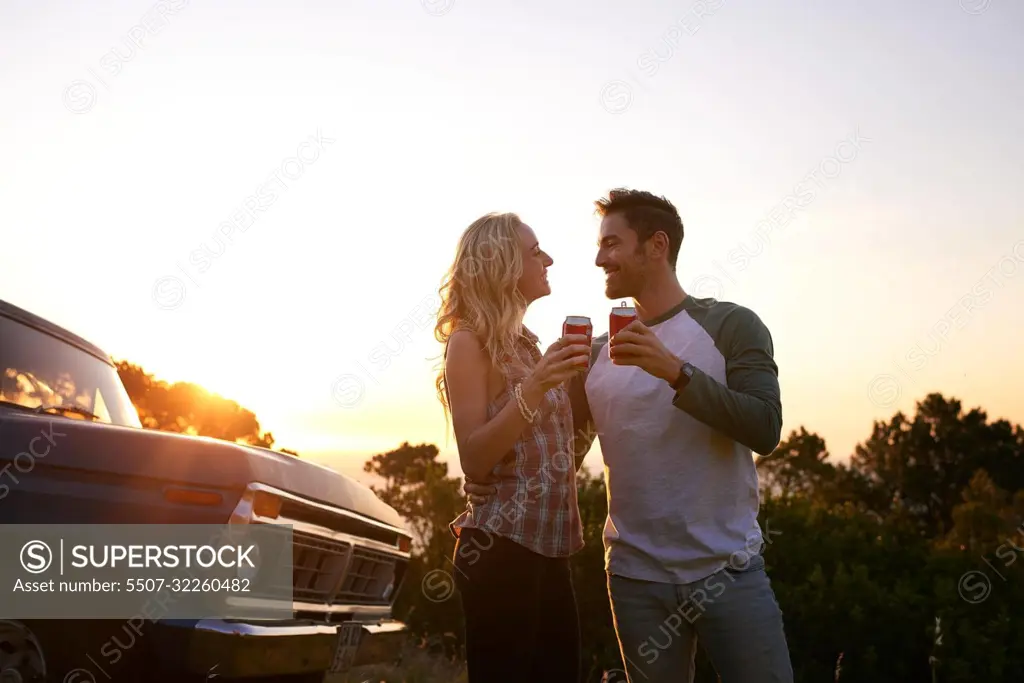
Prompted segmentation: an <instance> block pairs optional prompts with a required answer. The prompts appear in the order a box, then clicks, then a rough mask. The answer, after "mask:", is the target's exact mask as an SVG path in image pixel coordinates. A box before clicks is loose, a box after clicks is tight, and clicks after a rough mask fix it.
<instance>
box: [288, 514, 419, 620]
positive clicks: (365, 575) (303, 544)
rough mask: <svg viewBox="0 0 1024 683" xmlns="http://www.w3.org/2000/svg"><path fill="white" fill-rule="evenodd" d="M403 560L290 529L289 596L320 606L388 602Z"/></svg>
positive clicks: (397, 579)
mask: <svg viewBox="0 0 1024 683" xmlns="http://www.w3.org/2000/svg"><path fill="white" fill-rule="evenodd" d="M405 564H406V562H405V559H404V558H400V557H394V556H391V555H388V554H386V553H380V552H377V551H374V550H370V549H368V548H363V547H360V546H358V545H357V546H353V545H352V544H351V543H346V542H343V541H336V540H333V539H330V538H323V537H321V536H317V535H315V534H311V533H308V532H305V531H300V530H298V529H293V530H292V597H293V599H294V600H295V601H296V602H308V603H315V604H322V605H333V604H349V605H387V604H390V602H391V598H392V597H393V595H394V593H393V591H394V588H395V587H396V586H397V585H398V582H399V580H400V579H401V575H402V574H403V573H404V568H405Z"/></svg>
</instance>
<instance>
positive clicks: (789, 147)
mask: <svg viewBox="0 0 1024 683" xmlns="http://www.w3.org/2000/svg"><path fill="white" fill-rule="evenodd" d="M1022 38H1024V5H1021V4H1020V3H1014V2H1010V1H1009V0H929V1H928V2H925V1H924V0H914V1H912V2H902V3H890V2H881V1H880V0H867V1H865V2H859V3H806V2H797V1H796V0H776V1H771V2H768V1H758V2H754V1H753V0H746V1H740V0H700V1H698V2H688V1H683V2H669V1H666V0H634V1H633V2H631V3H628V4H624V3H622V2H612V1H611V0H597V1H589V2H583V0H560V1H559V2H557V3H550V2H540V1H539V0H516V1H515V2H512V1H511V0H487V1H486V2H483V1H481V0H423V1H422V2H421V1H419V0H401V1H399V0H350V1H349V2H327V1H326V0H304V1H302V2H292V3H275V2H267V1H262V2H241V0H224V1H220V2H216V3H211V2H196V1H195V0H160V2H155V3H154V2H151V1H150V0H107V1H106V2H104V3H103V9H102V10H100V9H96V8H94V7H93V6H91V5H89V4H88V3H85V4H83V3H74V2H71V1H70V0H67V1H64V2H54V1H52V0H13V1H12V0H8V1H7V2H5V3H4V4H3V6H2V9H0V101H2V103H3V105H4V106H3V108H2V111H3V113H2V125H0V159H2V160H3V162H4V163H2V164H0V244H2V245H3V249H2V255H3V258H2V262H3V265H2V267H0V299H3V300H5V301H8V302H10V303H13V304H15V305H17V306H21V307H23V308H26V309H29V310H31V311H33V312H35V313H37V314H39V315H42V316H43V317H46V318H48V319H50V320H52V321H53V322H55V323H57V324H60V325H63V326H65V327H67V328H69V329H71V330H72V331H74V332H76V333H78V334H80V335H82V336H84V337H86V338H87V339H89V340H91V341H93V342H94V343H96V344H98V345H100V346H101V347H103V348H104V349H105V350H106V351H107V352H108V353H110V354H111V355H112V356H113V357H115V358H116V359H126V360H129V361H131V362H133V363H136V364H140V365H141V366H142V367H143V368H145V369H146V370H147V371H148V372H150V373H153V374H155V375H156V376H157V377H159V378H162V379H166V380H169V381H176V380H185V381H193V382H197V383H199V384H202V385H203V386H205V387H207V388H208V389H210V390H211V391H214V392H217V393H219V394H222V395H224V396H226V397H228V398H231V399H233V400H236V401H238V402H239V403H240V404H241V405H243V406H245V407H247V408H249V409H251V410H252V411H254V412H255V413H256V415H257V417H258V418H259V420H260V422H261V424H262V426H263V428H264V429H268V430H270V431H272V432H273V434H274V436H275V438H276V439H277V446H279V447H285V448H290V449H294V450H297V451H299V452H300V453H302V455H303V456H304V457H307V458H310V459H312V460H316V461H318V462H322V463H325V464H329V465H331V466H333V467H336V468H338V469H340V470H341V471H345V472H348V473H358V471H359V470H360V468H361V464H362V462H363V461H364V460H366V459H367V458H368V457H369V456H371V455H372V454H374V453H379V452H383V451H387V450H390V449H392V448H395V447H397V446H398V445H399V444H401V443H402V442H403V441H410V442H413V443H420V442H429V443H435V444H437V445H438V447H439V448H440V449H441V451H442V453H443V454H444V456H445V458H446V459H447V460H448V461H449V462H450V463H451V465H452V469H453V473H455V474H460V473H461V470H460V469H459V467H458V461H457V455H456V454H455V453H456V452H455V446H454V438H453V437H452V436H451V435H450V434H446V428H445V423H444V419H443V414H442V411H441V408H440V405H439V403H438V402H437V400H436V397H435V394H434V376H435V367H436V366H435V364H436V360H437V357H438V354H439V353H440V351H441V349H440V346H439V345H438V343H437V342H436V341H435V340H434V337H433V316H434V313H435V312H436V309H437V302H438V299H437V287H438V284H439V283H440V279H441V277H442V275H443V274H444V271H445V270H446V268H447V267H448V265H449V264H450V261H451V258H452V257H453V255H454V249H455V244H456V241H457V239H458V237H459V235H460V233H461V232H462V231H463V230H464V229H465V227H466V226H468V225H469V224H470V223H471V222H472V221H473V220H474V219H475V218H477V217H478V216H480V215H481V214H483V213H486V212H489V211H515V212H517V213H519V214H520V216H521V217H522V218H523V219H524V220H525V221H526V222H527V223H528V224H529V225H531V227H533V229H534V230H535V232H536V233H537V235H538V237H539V239H540V242H541V245H542V246H543V247H544V248H545V249H546V251H548V253H550V254H551V256H552V257H553V259H554V265H553V266H552V268H551V270H550V272H549V278H550V281H551V285H552V290H553V293H552V295H551V296H549V297H547V298H544V299H542V300H540V301H537V302H536V303H535V304H534V305H533V306H531V308H530V310H529V312H528V314H527V319H526V323H527V325H529V326H530V327H531V329H533V330H534V331H535V332H536V333H537V334H538V335H539V336H540V338H541V343H542V344H543V345H545V347H546V345H547V344H549V343H550V342H551V341H553V340H554V339H555V338H556V337H557V336H558V335H559V333H560V325H561V322H562V320H563V318H564V316H565V315H568V314H574V315H587V316H590V317H591V318H592V319H593V320H594V324H595V334H600V333H602V332H604V331H605V330H606V329H607V322H606V321H607V315H608V311H609V309H610V307H611V306H612V305H613V302H610V301H608V300H607V299H606V298H605V296H604V287H603V275H602V273H601V271H600V270H599V269H598V268H597V267H596V266H595V265H594V257H595V255H596V237H597V229H598V219H597V217H596V216H595V215H594V211H593V201H594V200H595V199H597V198H598V197H600V196H601V195H602V194H604V193H606V192H607V191H608V190H609V189H611V188H613V187H618V186H628V187H634V188H640V189H647V190H649V191H653V192H655V193H658V194H662V195H665V196H666V197H668V198H669V199H670V200H671V201H673V202H674V203H675V205H676V206H677V207H678V209H679V211H680V214H681V216H682V218H683V222H684V225H685V238H684V242H683V246H682V251H681V253H680V258H679V264H678V274H679V279H680V282H681V284H682V285H683V288H684V289H685V290H686V291H688V292H689V293H691V294H694V295H696V296H714V297H716V298H718V299H722V300H726V301H734V302H736V303H740V304H742V305H744V306H747V307H748V308H751V309H752V310H754V311H755V312H756V313H757V314H758V315H759V316H760V317H761V319H762V320H763V321H764V322H765V324H766V325H767V326H768V328H769V330H770V331H771V334H772V337H773V341H774V345H775V353H776V356H775V357H776V361H777V363H778V365H779V368H780V372H779V378H780V384H781V388H782V399H783V421H784V424H783V435H784V436H785V435H786V434H788V433H789V432H790V431H791V430H795V429H799V427H801V426H804V427H806V428H807V429H808V430H811V431H815V432H817V433H818V434H820V435H821V436H822V437H824V438H825V440H826V442H827V444H828V447H829V450H830V452H831V453H832V454H833V457H834V459H835V460H837V461H845V460H847V459H848V457H849V455H850V454H851V453H852V452H853V450H854V448H855V446H856V444H857V443H858V442H861V441H863V440H864V439H866V438H867V437H868V436H869V434H870V432H871V425H872V421H873V420H887V419H889V418H891V417H892V415H893V414H895V413H896V412H897V411H900V410H902V411H904V412H906V413H912V412H913V411H914V408H915V403H916V401H919V400H921V399H922V398H923V397H924V396H925V395H926V394H928V393H929V392H933V391H938V392H942V393H944V394H945V395H947V396H953V397H956V398H958V399H960V400H961V401H963V402H964V404H965V406H966V407H968V408H970V407H975V406H980V407H982V408H984V409H985V410H986V411H988V413H989V415H990V417H991V418H1006V419H1009V420H1012V421H1014V422H1018V423H1021V422H1024V392H1022V391H1021V390H1020V386H1021V385H1022V384H1024V363H1022V362H1021V349H1022V346H1021V342H1020V339H1021V336H1022V334H1024V306H1021V302H1022V301H1024V297H1022V294H1024V205H1022V203H1021V198H1022V194H1021V188H1022V187H1024V165H1022V164H1021V162H1020V160H1021V159H1022V158H1024V70H1022V69H1021V68H1020V65H1021V64H1024V40H1022ZM600 458H601V456H600V450H599V448H596V449H595V450H594V451H592V452H591V454H590V455H589V456H588V460H587V465H588V467H591V468H594V469H595V470H596V469H600V467H601V459H600Z"/></svg>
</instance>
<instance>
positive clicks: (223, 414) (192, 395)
mask: <svg viewBox="0 0 1024 683" xmlns="http://www.w3.org/2000/svg"><path fill="white" fill-rule="evenodd" d="M115 365H116V366H117V373H118V375H119V376H120V377H121V382H122V383H123V384H124V387H125V389H126V390H127V392H128V397H129V398H130V399H131V401H132V404H133V405H134V406H135V410H136V411H137V412H138V413H139V421H140V422H142V426H143V427H145V428H146V429H158V430H161V431H165V432H176V433H179V434H191V435H193V436H210V437H213V438H216V439H223V440H225V441H232V442H237V443H243V444H246V445H249V446H258V447H261V448H270V447H271V446H273V444H274V436H273V434H271V433H270V432H261V430H260V423H259V420H257V419H256V415H254V414H253V413H252V411H250V410H246V409H245V408H243V407H242V406H240V405H238V403H236V402H235V401H231V400H229V399H226V398H224V397H223V396H219V395H217V394H212V393H210V392H209V391H207V390H206V389H204V388H203V387H201V386H199V385H198V384H192V383H190V382H175V383H174V384H168V383H167V382H164V381H162V380H157V379H156V378H154V377H153V375H151V374H149V373H147V372H146V371H145V370H143V369H142V368H141V367H139V366H138V365H134V364H132V363H129V362H127V361H118V362H117V363H116V364H115ZM281 452H286V453H288V454H290V455H293V456H298V453H296V452H295V451H281Z"/></svg>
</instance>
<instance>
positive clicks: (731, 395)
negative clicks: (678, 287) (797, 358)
mask: <svg viewBox="0 0 1024 683" xmlns="http://www.w3.org/2000/svg"><path fill="white" fill-rule="evenodd" d="M718 307H721V308H718ZM691 315H692V316H693V317H694V318H695V319H697V322H699V323H700V324H701V325H702V326H703V327H704V329H705V330H706V331H707V332H708V334H710V335H711V337H712V339H714V341H715V345H716V346H717V347H718V349H719V351H720V352H721V353H722V355H723V356H724V357H725V374H726V384H725V385H723V384H720V383H719V382H717V381H716V380H715V379H714V378H712V377H710V376H709V375H707V374H705V373H704V372H702V371H701V370H700V369H699V368H698V369H695V370H694V372H693V376H692V378H691V379H690V382H689V383H688V384H687V385H686V386H685V387H683V389H682V391H678V392H676V394H675V397H674V398H673V401H672V403H673V405H675V406H676V407H677V408H679V409H680V410H684V411H686V412H687V413H689V414H690V415H692V416H693V417H694V418H696V419H698V420H700V421H701V422H703V423H704V424H706V425H708V426H710V427H713V428H715V429H717V430H718V431H720V432H722V433H723V434H725V435H726V436H728V437H730V438H731V439H733V440H735V441H738V442H739V443H741V444H743V445H744V446H747V447H748V448H750V449H751V450H753V451H754V452H755V453H759V454H761V455H768V454H769V453H771V452H772V451H773V450H775V447H776V446H777V445H778V444H779V439H780V438H781V434H782V399H781V395H780V394H781V392H780V390H779V369H778V366H777V365H776V364H775V359H774V357H773V356H774V348H773V345H772V337H771V333H770V332H769V331H768V328H767V327H766V326H765V324H764V323H763V322H761V319H760V318H758V316H757V315H756V314H755V313H754V312H753V311H751V310H750V309H748V308H744V307H742V306H737V305H735V304H726V303H716V305H715V306H713V307H711V308H706V309H700V310H697V311H691ZM682 360H683V361H685V360H686V359H685V358H683V359H682Z"/></svg>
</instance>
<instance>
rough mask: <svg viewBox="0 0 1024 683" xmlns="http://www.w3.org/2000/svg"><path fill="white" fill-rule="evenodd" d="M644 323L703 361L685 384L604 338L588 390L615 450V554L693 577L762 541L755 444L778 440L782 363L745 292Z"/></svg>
mask: <svg viewBox="0 0 1024 683" xmlns="http://www.w3.org/2000/svg"><path fill="white" fill-rule="evenodd" d="M645 323H646V324H647V325H648V327H650V328H651V329H652V330H653V331H654V333H655V334H656V335H657V336H658V338H659V339H660V340H661V342H662V343H663V344H665V346H666V347H667V348H668V349H669V350H671V351H672V352H673V353H674V354H675V355H676V356H678V357H679V358H680V359H681V360H682V361H688V362H689V363H691V364H692V365H693V366H694V367H695V368H696V371H695V372H694V374H693V377H692V379H691V380H690V382H689V384H688V385H687V386H686V387H684V388H683V390H682V391H681V392H679V393H678V394H677V393H676V392H675V391H674V390H673V389H672V388H671V387H670V386H669V384H668V383H667V382H665V381H664V380H662V379H658V378H656V377H653V376H652V375H650V374H648V373H647V372H646V371H644V370H641V369H640V368H637V367H630V366H617V365H613V364H612V362H611V360H610V359H609V357H608V346H607V335H602V336H601V337H598V338H596V339H595V340H594V353H593V357H592V363H591V369H590V371H589V373H588V374H587V377H586V380H585V395H586V403H588V404H589V412H590V417H591V419H592V421H593V427H594V428H596V431H597V435H598V439H600V443H601V451H602V453H603V454H604V461H605V483H606V485H607V488H608V517H607V520H606V522H605V530H604V545H605V565H606V569H607V571H608V572H609V573H611V574H617V575H621V576H625V577H629V578H633V579H641V580H647V581H659V582H667V583H690V582H693V581H699V580H700V579H703V578H705V577H707V576H709V575H711V574H713V573H714V572H716V571H718V570H720V569H722V568H723V567H724V566H726V565H728V564H730V563H731V564H733V566H737V565H738V566H740V567H742V566H744V565H745V563H746V562H747V561H748V560H747V559H746V558H747V557H748V556H749V554H751V553H756V552H759V551H760V549H761V545H762V543H761V539H762V536H761V530H760V528H759V526H758V523H757V513H758V506H759V497H758V480H757V470H756V469H755V465H754V457H753V452H754V451H757V452H758V453H770V452H771V451H772V450H773V449H774V448H775V446H776V445H777V444H778V441H779V435H780V432H781V427H782V408H781V402H780V395H779V384H778V368H777V366H776V364H775V361H774V360H773V348H772V340H771V335H770V333H769V332H768V329H767V328H766V327H765V325H764V324H763V323H762V322H761V320H760V319H759V318H758V317H757V316H756V315H755V314H754V313H753V312H752V311H750V310H749V309H747V308H744V307H742V306H739V305H737V304H733V303H728V302H720V301H716V300H714V299H695V298H693V297H687V298H686V299H685V300H684V301H683V302H682V303H681V304H680V305H679V306H677V307H675V308H674V309H673V310H671V311H668V312H667V313H665V314H664V315H662V316H659V317H658V318H657V319H654V320H650V321H645ZM576 390H577V392H579V391H580V387H579V386H578V385H577V388H576ZM577 426H578V427H582V426H583V425H580V424H578V425H577ZM734 554H736V555H734Z"/></svg>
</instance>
